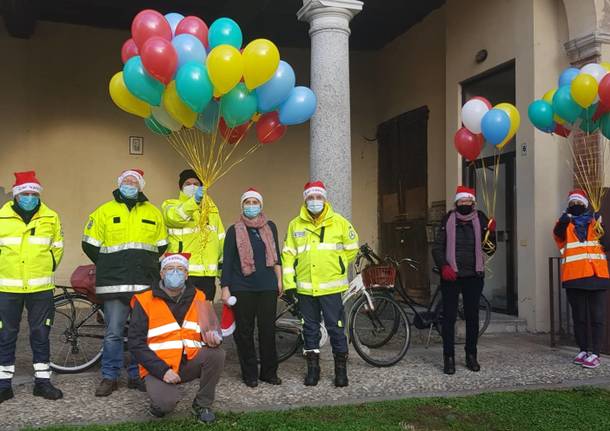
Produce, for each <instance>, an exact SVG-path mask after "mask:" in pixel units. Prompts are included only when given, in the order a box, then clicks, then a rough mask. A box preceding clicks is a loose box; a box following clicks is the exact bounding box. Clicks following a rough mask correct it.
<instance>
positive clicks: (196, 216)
mask: <svg viewBox="0 0 610 431" xmlns="http://www.w3.org/2000/svg"><path fill="white" fill-rule="evenodd" d="M205 199H206V200H205V201H204V205H206V206H207V208H208V220H207V223H206V225H207V228H208V234H207V236H206V237H205V241H204V238H203V236H202V235H201V232H200V229H201V227H200V226H201V224H200V218H201V208H200V206H199V204H197V202H196V201H195V198H192V197H189V196H187V195H185V194H184V193H182V192H180V197H179V198H178V199H168V200H166V201H165V202H163V205H162V206H161V208H162V211H163V218H164V220H165V224H166V226H167V233H168V234H169V246H168V248H167V251H168V252H170V253H190V254H191V258H190V260H189V275H193V276H199V277H218V275H219V265H220V263H221V262H222V250H223V246H224V241H225V228H224V226H223V225H222V220H221V219H220V214H219V212H218V207H217V206H216V204H215V203H214V201H212V199H211V198H210V197H209V196H207V195H206V198H205Z"/></svg>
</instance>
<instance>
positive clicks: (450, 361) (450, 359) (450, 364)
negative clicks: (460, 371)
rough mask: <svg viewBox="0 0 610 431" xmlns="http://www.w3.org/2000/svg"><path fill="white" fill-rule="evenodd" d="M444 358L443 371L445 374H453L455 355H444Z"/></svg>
mask: <svg viewBox="0 0 610 431" xmlns="http://www.w3.org/2000/svg"><path fill="white" fill-rule="evenodd" d="M444 359H445V364H444V366H443V372H444V373H445V374H455V357H454V356H453V355H444Z"/></svg>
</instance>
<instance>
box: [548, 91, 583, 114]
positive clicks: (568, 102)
mask: <svg viewBox="0 0 610 431" xmlns="http://www.w3.org/2000/svg"><path fill="white" fill-rule="evenodd" d="M553 111H554V112H555V114H557V115H559V116H560V117H561V118H563V119H564V120H566V121H567V122H569V123H573V122H574V121H576V120H577V119H578V117H579V116H580V115H581V114H582V111H583V109H582V107H580V106H579V105H578V104H577V103H576V102H575V101H574V99H572V95H571V94H570V86H569V85H564V86H563V87H559V89H558V90H557V91H556V92H555V95H554V96H553Z"/></svg>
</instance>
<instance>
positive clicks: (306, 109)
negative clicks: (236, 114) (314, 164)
mask: <svg viewBox="0 0 610 431" xmlns="http://www.w3.org/2000/svg"><path fill="white" fill-rule="evenodd" d="M316 104H317V100H316V95H315V94H314V92H313V91H311V90H310V89H309V88H307V87H294V88H293V89H292V90H291V91H290V95H289V96H288V99H286V101H285V102H284V103H282V104H281V105H280V108H279V114H280V123H282V124H283V125H285V126H293V125H295V124H301V123H304V122H305V121H307V120H309V119H310V118H311V116H312V115H313V114H314V112H316ZM504 115H506V114H504ZM506 116H507V117H508V115H506Z"/></svg>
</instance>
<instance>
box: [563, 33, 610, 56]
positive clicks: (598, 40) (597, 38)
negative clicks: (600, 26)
mask: <svg viewBox="0 0 610 431" xmlns="http://www.w3.org/2000/svg"><path fill="white" fill-rule="evenodd" d="M607 44H610V32H607V31H595V32H593V33H589V34H587V35H585V36H581V37H577V38H574V39H572V40H568V41H567V42H566V43H565V44H564V48H565V50H566V53H567V54H568V58H569V59H570V62H571V63H572V64H574V63H579V62H581V61H583V60H591V59H595V60H596V59H598V58H599V57H601V55H602V46H603V45H607Z"/></svg>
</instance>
